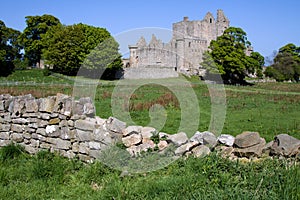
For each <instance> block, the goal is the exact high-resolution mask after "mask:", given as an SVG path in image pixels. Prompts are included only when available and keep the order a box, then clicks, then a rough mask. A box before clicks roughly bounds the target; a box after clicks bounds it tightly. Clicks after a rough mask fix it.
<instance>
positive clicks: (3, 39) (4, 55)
mask: <svg viewBox="0 0 300 200" xmlns="http://www.w3.org/2000/svg"><path fill="white" fill-rule="evenodd" d="M20 34H21V32H20V31H17V30H14V29H12V28H8V27H6V26H5V23H4V22H3V21H1V20H0V75H1V76H7V75H8V74H10V73H11V72H12V70H13V69H14V62H15V61H17V60H20V59H21V57H22V55H21V53H20V51H21V49H22V46H20V45H19V43H18V37H19V35H20Z"/></svg>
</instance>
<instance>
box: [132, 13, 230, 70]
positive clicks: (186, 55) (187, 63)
mask: <svg viewBox="0 0 300 200" xmlns="http://www.w3.org/2000/svg"><path fill="white" fill-rule="evenodd" d="M228 27H229V20H228V19H227V18H226V16H225V15H224V13H223V11H222V10H218V13H217V19H215V18H214V16H213V15H212V14H211V13H210V12H209V13H207V14H206V16H205V17H204V19H203V20H195V21H189V19H188V17H184V19H183V21H181V22H177V23H174V24H173V38H172V40H171V41H170V42H169V43H162V41H160V40H158V39H157V38H156V37H155V36H154V35H153V36H152V39H151V41H150V43H149V44H147V43H146V41H145V39H144V38H143V37H142V38H141V39H140V40H139V42H138V43H137V45H136V48H134V49H131V50H130V66H131V67H147V66H152V67H153V66H156V68H157V69H159V68H166V67H168V68H171V69H174V70H176V71H178V72H181V73H186V74H190V75H191V74H199V72H200V71H199V69H200V63H201V62H202V60H203V57H202V56H203V53H204V52H205V51H207V50H208V46H209V44H210V42H211V41H212V40H216V39H217V37H218V36H220V35H222V34H223V32H224V30H226V29H227V28H228Z"/></svg>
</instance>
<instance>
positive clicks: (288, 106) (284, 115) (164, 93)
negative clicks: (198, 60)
mask: <svg viewBox="0 0 300 200" xmlns="http://www.w3.org/2000/svg"><path fill="white" fill-rule="evenodd" d="M69 79H71V80H73V79H74V77H71V78H68V77H67V78H66V77H64V76H55V77H54V76H49V77H44V76H43V73H42V71H41V70H24V71H16V72H15V73H13V74H12V75H10V76H9V77H7V78H6V79H5V78H0V83H1V82H2V83H4V82H5V80H8V81H11V80H25V83H26V82H27V83H28V82H30V80H34V81H36V84H35V85H27V86H26V85H17V86H15V85H14V86H3V85H2V86H0V93H2V94H3V93H10V94H12V95H22V94H28V93H31V94H33V96H35V97H38V98H39V97H45V96H49V95H55V94H56V93H65V94H68V95H72V92H73V85H72V84H71V83H72V81H71V80H69ZM47 81H48V83H49V85H43V84H40V83H43V82H47ZM80 81H86V80H82V78H80ZM188 81H190V82H191V85H192V88H193V91H194V92H195V94H196V96H197V99H188V98H187V102H188V103H190V102H189V101H194V102H198V106H199V108H200V116H190V117H191V120H188V121H186V122H185V124H184V128H183V129H182V127H180V122H181V120H182V116H181V112H182V110H184V109H186V107H183V108H182V107H180V105H179V104H178V102H179V103H180V101H179V100H178V99H176V95H174V93H173V91H175V92H177V93H179V94H182V96H184V95H185V92H186V91H187V89H189V87H187V86H186V85H182V84H180V83H179V79H174V78H171V79H165V80H153V82H154V83H155V82H156V83H157V84H144V82H143V81H131V82H129V85H137V86H138V85H141V87H137V90H135V92H134V94H133V95H132V96H131V98H130V102H129V105H125V104H124V106H125V109H124V108H122V109H124V110H123V111H129V112H130V116H131V118H132V121H131V120H127V118H124V119H122V116H120V117H119V116H115V117H119V118H120V119H121V120H124V121H126V122H128V124H129V125H142V126H147V125H151V126H154V127H155V125H156V123H154V124H153V123H152V124H149V123H150V122H151V118H150V114H149V108H151V106H153V105H155V104H160V105H163V106H164V107H165V110H166V115H165V116H163V115H164V114H163V115H162V116H160V117H162V118H163V117H166V123H165V125H164V126H163V127H161V126H159V121H158V122H157V124H158V127H156V128H159V130H161V131H163V132H167V133H177V132H179V131H185V132H187V133H188V135H192V134H193V133H194V131H195V128H190V127H195V126H196V127H197V126H198V127H197V130H200V131H206V130H208V129H209V125H210V121H211V97H210V94H209V90H208V87H207V85H206V84H205V83H204V82H201V81H199V80H197V79H196V78H191V79H188ZM123 82H124V81H121V84H122V83H123ZM116 83H117V81H100V84H99V85H98V87H97V91H96V95H95V105H96V109H97V115H99V116H100V117H103V118H108V117H110V116H112V115H114V114H115V113H112V107H114V106H115V105H114V103H113V102H112V100H111V95H112V94H113V93H117V94H116V98H117V99H118V101H119V102H120V101H122V100H123V97H124V95H126V93H128V88H130V87H128V88H126V83H127V82H125V87H124V88H125V89H123V90H120V91H117V92H116V89H115V85H116ZM65 84H66V85H65ZM160 84H163V85H165V86H161V85H160ZM84 90H85V89H84ZM172 90H173V91H172ZM225 91H226V101H227V102H226V103H227V104H226V119H225V123H224V127H223V130H222V133H224V134H231V135H234V136H235V135H238V134H240V133H241V132H243V131H257V132H259V133H260V134H261V136H262V137H264V138H266V140H267V141H271V140H273V138H274V136H276V135H278V134H281V133H287V134H290V135H292V136H294V137H296V138H299V139H300V114H299V113H300V109H299V108H300V107H299V106H300V84H296V83H257V84H256V85H254V86H247V87H244V86H225ZM172 94H173V95H172ZM123 111H122V112H121V115H122V113H123ZM124 113H125V112H124ZM191 113H193V112H191ZM197 118H198V119H199V120H200V123H199V124H198V125H195V124H194V121H195V120H194V119H197ZM155 120H159V119H154V121H155ZM179 128H181V129H179ZM189 128H190V129H189Z"/></svg>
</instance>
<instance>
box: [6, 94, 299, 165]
mask: <svg viewBox="0 0 300 200" xmlns="http://www.w3.org/2000/svg"><path fill="white" fill-rule="evenodd" d="M94 115H95V108H94V106H93V103H92V100H91V99H90V98H81V99H79V100H74V99H73V98H72V97H69V96H67V95H64V94H57V95H56V96H52V97H47V98H41V99H35V98H34V97H32V95H25V96H10V95H7V94H5V95H0V147H3V146H6V145H9V144H10V143H12V142H13V143H17V144H20V145H23V146H24V148H25V150H26V151H27V152H29V153H30V154H35V153H37V152H38V151H41V150H49V151H50V152H58V153H60V154H61V155H62V156H65V157H68V158H75V157H77V158H79V159H81V160H83V161H85V162H93V160H95V159H97V158H98V157H99V155H100V154H101V151H104V150H106V149H107V148H109V147H110V146H114V145H117V144H122V145H123V146H124V148H125V149H126V151H127V152H128V153H129V154H130V155H131V156H133V157H137V156H140V155H142V154H143V152H158V153H160V154H166V153H168V155H173V156H194V157H196V158H202V157H205V156H207V155H209V154H210V153H211V152H212V151H216V152H218V153H219V154H220V155H221V156H222V157H224V158H229V159H231V160H237V159H240V160H243V161H245V160H249V159H259V158H261V157H265V156H268V157H270V156H277V157H285V158H289V157H296V158H300V140H298V139H296V138H294V137H292V136H289V135H287V134H280V135H278V136H276V137H275V138H274V141H271V142H269V143H267V144H266V141H265V139H264V138H261V137H260V135H259V133H257V132H243V133H241V134H239V135H237V136H236V137H233V136H231V135H220V136H219V137H216V136H215V135H214V134H213V133H211V132H208V131H205V132H199V131H198V132H196V133H195V134H194V135H193V137H191V138H190V139H189V138H188V136H187V134H186V133H184V132H180V133H177V134H173V135H172V134H167V133H163V132H158V131H157V130H156V129H155V128H152V127H142V126H127V125H126V123H125V122H122V121H120V120H119V119H116V118H114V117H110V118H108V119H102V118H100V117H97V116H94Z"/></svg>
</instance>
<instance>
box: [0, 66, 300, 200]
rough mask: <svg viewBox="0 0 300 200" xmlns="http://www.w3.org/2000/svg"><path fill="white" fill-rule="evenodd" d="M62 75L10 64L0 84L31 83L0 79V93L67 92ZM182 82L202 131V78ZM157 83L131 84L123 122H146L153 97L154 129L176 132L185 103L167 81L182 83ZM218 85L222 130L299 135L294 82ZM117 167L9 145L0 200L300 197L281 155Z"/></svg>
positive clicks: (107, 93)
mask: <svg viewBox="0 0 300 200" xmlns="http://www.w3.org/2000/svg"><path fill="white" fill-rule="evenodd" d="M70 79H71V80H68V79H65V77H63V76H55V77H54V76H50V77H44V76H43V74H42V71H40V70H33V71H17V72H15V73H14V74H12V75H11V76H9V77H7V78H0V83H6V82H7V81H11V82H16V81H20V82H22V81H23V82H22V83H36V84H29V85H25V84H23V85H22V84H19V85H13V84H11V85H5V84H2V85H1V86H0V93H1V94H3V93H10V94H12V95H21V94H28V93H31V94H33V95H34V96H36V97H45V96H49V95H55V94H56V93H59V92H60V93H65V94H69V95H71V94H72V91H73V86H72V79H73V78H70ZM80 80H82V79H80ZM83 81H84V80H83ZM190 81H191V83H192V86H193V87H192V88H193V90H194V92H195V94H196V96H197V101H196V102H197V103H198V105H199V107H200V116H192V117H195V118H197V117H199V118H200V123H199V125H198V130H200V131H205V130H207V129H208V127H209V123H210V118H211V98H210V95H209V91H208V88H207V85H206V84H204V83H203V82H201V81H199V80H197V79H195V78H192V79H190ZM163 82H164V83H165V84H166V85H167V87H162V86H159V85H155V84H148V85H147V84H146V85H143V86H142V87H139V88H138V89H137V90H136V91H135V93H134V94H133V95H132V96H131V99H130V103H129V105H128V108H127V109H128V110H129V111H130V115H131V117H132V119H133V122H131V123H133V124H138V125H143V126H146V125H148V123H149V122H150V117H149V111H148V108H149V107H151V106H152V105H154V104H157V103H159V104H161V105H164V106H165V109H166V114H167V121H166V123H165V126H164V127H163V128H162V131H164V132H168V133H176V132H177V131H178V128H179V123H180V121H181V111H182V109H186V108H185V107H183V108H182V107H180V106H179V105H178V104H177V102H176V99H175V98H173V96H172V91H171V90H170V88H171V89H174V88H175V89H174V90H175V91H176V92H180V93H181V94H185V92H186V91H187V88H186V86H182V85H180V84H178V79H166V80H163ZM43 83H48V85H47V84H43ZM115 84H116V82H106V81H101V84H99V86H98V88H97V91H96V96H95V105H96V109H97V114H98V115H100V116H101V117H103V118H108V117H109V116H112V115H113V113H112V109H111V108H112V106H114V105H113V104H112V101H111V95H112V94H113V93H114V92H115ZM136 84H139V82H138V81H137V82H136ZM225 89H226V100H227V114H226V120H225V124H224V129H223V131H222V132H223V133H227V134H232V135H237V134H239V133H241V132H242V131H246V130H249V131H258V132H260V134H261V136H262V137H264V138H266V139H267V140H268V141H271V140H273V138H274V136H275V135H277V134H279V133H288V134H290V135H293V136H294V137H297V138H299V139H300V121H299V120H300V117H299V115H300V114H299V111H300V109H299V105H300V84H293V83H280V84H278V83H259V84H256V85H254V86H251V87H249V86H248V87H242V86H239V87H237V86H226V87H225ZM123 93H126V90H124V91H118V93H117V94H116V96H117V99H118V100H120V101H121V100H122V98H123V97H124V94H123ZM164 100H167V101H164ZM192 100H193V99H192ZM192 125H193V120H191V121H190V122H187V123H186V126H187V127H190V126H192ZM187 131H188V130H187ZM120 174H121V172H119V171H117V170H113V169H110V168H108V167H107V166H104V165H103V164H101V163H99V162H96V163H94V164H89V165H86V164H84V163H82V162H80V161H78V160H76V159H73V160H68V159H65V158H62V157H59V156H57V155H55V154H50V153H49V152H40V153H38V154H37V155H35V156H30V155H28V154H27V153H25V152H24V149H23V148H21V147H19V146H14V145H10V146H8V147H4V148H2V149H0V199H291V200H293V199H295V200H296V199H300V187H299V185H300V180H299V177H300V166H299V163H293V161H287V160H277V159H274V160H264V161H261V162H253V163H247V164H243V163H239V162H232V161H228V160H225V159H222V158H221V157H219V156H217V155H216V154H212V155H210V156H208V157H206V158H203V159H194V158H188V159H179V160H177V161H175V162H174V163H172V164H171V165H169V166H168V167H166V168H164V169H161V170H158V171H153V172H149V173H145V174H133V175H131V176H126V177H121V176H120Z"/></svg>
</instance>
